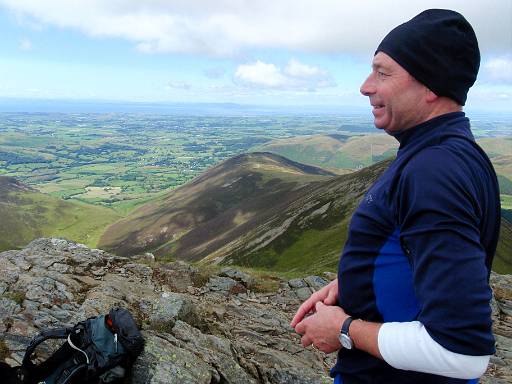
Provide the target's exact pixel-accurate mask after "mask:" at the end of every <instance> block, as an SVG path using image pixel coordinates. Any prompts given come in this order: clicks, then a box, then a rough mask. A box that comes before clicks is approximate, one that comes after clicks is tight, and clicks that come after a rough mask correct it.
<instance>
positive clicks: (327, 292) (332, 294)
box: [290, 279, 338, 328]
mask: <svg viewBox="0 0 512 384" xmlns="http://www.w3.org/2000/svg"><path fill="white" fill-rule="evenodd" d="M337 301H338V279H335V280H333V281H331V282H330V283H329V284H327V285H326V286H325V287H323V288H322V289H320V290H319V291H316V292H315V293H313V294H312V295H311V296H310V297H309V299H307V300H306V301H305V302H303V303H302V305H301V306H300V307H299V309H298V310H297V313H296V314H295V316H294V317H293V320H292V322H291V323H290V326H291V327H292V328H295V327H296V325H297V324H298V323H300V322H301V321H302V320H303V319H304V316H306V315H307V314H308V313H310V312H314V310H315V306H316V304H317V303H318V302H321V303H324V304H325V305H336V303H337Z"/></svg>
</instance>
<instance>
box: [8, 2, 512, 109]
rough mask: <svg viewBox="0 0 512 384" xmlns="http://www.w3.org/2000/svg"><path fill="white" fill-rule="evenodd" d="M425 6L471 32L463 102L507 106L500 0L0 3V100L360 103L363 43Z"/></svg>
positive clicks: (511, 11) (367, 47)
mask: <svg viewBox="0 0 512 384" xmlns="http://www.w3.org/2000/svg"><path fill="white" fill-rule="evenodd" d="M427 8H450V9H454V10H457V11H459V12H461V13H462V14H463V15H464V16H465V17H466V18H467V19H468V20H469V21H470V23H471V24H472V25H473V27H474V29H475V32H476V34H477V36H478V38H479V43H480V49H481V52H482V64H481V70H480V75H479V80H478V82H477V84H476V85H475V86H474V87H473V89H472V90H471V92H470V96H469V99H468V105H472V106H475V107H478V108H485V109H502V110H512V0H489V1H485V2H484V1H480V0H475V1H468V0H460V1H459V0H445V1H420V0H418V1H416V0H405V1H404V0H398V1H387V2H382V1H374V0H367V1H362V0H257V1H255V0H215V1H212V0H73V1H69V0H45V1H40V0H0V71H1V74H2V76H0V97H9V98H10V97H15V98H44V99H48V98H49V99H55V98H57V99H90V100H123V101H144V102H152V101H155V102H157V101H172V102H234V103H247V104H270V105H347V106H351V105H367V100H365V98H364V97H362V96H360V95H359V91H358V90H359V86H360V84H361V82H362V81H363V80H364V78H365V77H366V75H367V73H368V72H369V70H370V61H371V58H372V56H373V52H374V50H375V47H376V46H377V45H378V43H379V42H380V40H381V39H382V38H383V37H384V36H385V34H386V33H387V32H388V31H389V30H390V29H391V28H393V27H394V26H396V25H397V24H399V23H402V22H404V21H406V20H408V19H410V18H411V17H413V16H414V15H416V14H417V13H419V12H420V11H422V10H424V9H427Z"/></svg>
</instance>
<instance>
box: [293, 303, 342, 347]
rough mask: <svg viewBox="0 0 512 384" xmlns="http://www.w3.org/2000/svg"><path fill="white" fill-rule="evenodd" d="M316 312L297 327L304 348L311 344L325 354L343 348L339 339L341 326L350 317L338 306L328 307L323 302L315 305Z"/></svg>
mask: <svg viewBox="0 0 512 384" xmlns="http://www.w3.org/2000/svg"><path fill="white" fill-rule="evenodd" d="M315 310H316V312H315V313H314V314H313V315H311V316H308V317H306V318H305V319H304V320H302V321H301V322H300V323H298V324H297V325H296V327H295V331H296V332H297V333H299V334H301V335H302V339H301V343H302V345H303V346H304V347H307V346H309V345H311V344H313V346H315V347H316V348H318V349H319V350H320V351H322V352H325V353H331V352H334V351H337V350H338V349H340V348H341V344H340V342H339V339H338V334H339V332H340V328H341V325H342V324H343V322H344V321H345V319H346V318H347V317H348V315H347V314H346V313H345V311H343V309H341V308H340V307H338V306H332V305H330V306H327V305H325V304H323V303H322V302H321V301H318V302H317V303H316V305H315Z"/></svg>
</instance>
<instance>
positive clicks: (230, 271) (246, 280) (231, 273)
mask: <svg viewBox="0 0 512 384" xmlns="http://www.w3.org/2000/svg"><path fill="white" fill-rule="evenodd" d="M220 276H224V277H229V278H231V279H233V280H236V281H239V282H241V283H243V285H245V286H246V287H247V288H249V289H250V288H252V286H253V285H254V278H253V277H252V276H251V275H249V274H248V273H245V272H242V271H239V270H237V269H234V268H230V267H226V268H223V269H222V270H221V272H220Z"/></svg>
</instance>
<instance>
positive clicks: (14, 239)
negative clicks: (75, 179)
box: [0, 177, 120, 250]
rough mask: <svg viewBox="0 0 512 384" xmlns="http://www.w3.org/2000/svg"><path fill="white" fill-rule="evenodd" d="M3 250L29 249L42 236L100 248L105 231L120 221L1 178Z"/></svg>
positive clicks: (107, 213)
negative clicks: (34, 240) (28, 245)
mask: <svg viewBox="0 0 512 384" xmlns="http://www.w3.org/2000/svg"><path fill="white" fill-rule="evenodd" d="M0 179H1V181H0V184H1V186H0V189H1V190H0V217H2V221H1V222H0V239H1V240H0V249H1V250H6V249H13V248H19V247H22V246H24V245H26V244H27V243H28V242H30V241H31V240H33V239H35V238H37V237H41V236H56V237H64V238H67V239H70V240H74V241H77V242H80V243H83V244H86V245H87V246H90V247H96V246H97V244H98V240H99V238H100V236H101V234H102V233H103V231H104V229H105V227H106V226H107V225H108V224H110V223H112V222H113V221H115V220H118V219H119V218H120V215H118V214H117V213H115V212H114V211H113V210H111V209H108V208H104V207H99V206H92V205H88V204H84V203H80V202H70V201H64V200H60V199H57V198H55V197H52V196H48V195H45V194H42V193H39V192H36V191H34V190H31V189H28V188H26V187H24V186H23V185H21V184H19V183H15V182H14V179H10V178H3V177H1V178H0Z"/></svg>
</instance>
